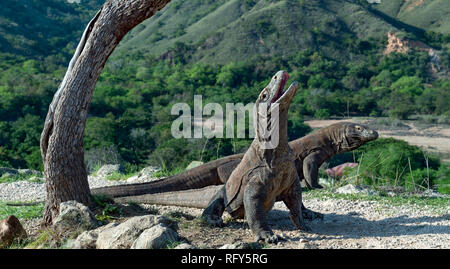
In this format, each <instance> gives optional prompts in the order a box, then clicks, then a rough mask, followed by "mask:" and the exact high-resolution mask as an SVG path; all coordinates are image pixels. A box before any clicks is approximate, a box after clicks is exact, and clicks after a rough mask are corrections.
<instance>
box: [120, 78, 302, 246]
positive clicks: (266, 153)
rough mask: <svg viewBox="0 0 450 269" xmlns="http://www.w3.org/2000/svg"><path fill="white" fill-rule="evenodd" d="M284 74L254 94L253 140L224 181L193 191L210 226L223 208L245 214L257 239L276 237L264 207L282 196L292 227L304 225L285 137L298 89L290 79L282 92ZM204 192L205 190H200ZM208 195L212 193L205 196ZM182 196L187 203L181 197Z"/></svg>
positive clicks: (237, 215)
mask: <svg viewBox="0 0 450 269" xmlns="http://www.w3.org/2000/svg"><path fill="white" fill-rule="evenodd" d="M288 79H289V75H288V74H287V72H285V71H279V72H277V73H276V74H275V76H274V77H273V78H272V80H271V81H270V83H269V84H268V85H267V86H266V87H265V88H264V89H263V90H262V91H261V93H260V95H259V96H258V99H257V100H256V105H255V108H256V113H255V133H256V136H255V139H254V140H253V142H252V144H251V145H250V147H249V149H248V150H247V152H246V153H245V154H244V156H243V158H242V161H241V162H240V163H239V164H238V166H237V167H236V168H235V169H234V170H233V172H232V173H231V175H230V177H229V179H228V180H227V182H226V183H225V185H222V186H221V187H220V188H219V190H218V189H217V188H209V187H207V188H204V189H201V190H197V191H198V194H196V195H194V197H193V200H192V202H193V203H197V202H199V201H200V204H201V205H202V207H206V209H205V211H204V212H203V217H204V218H205V219H206V220H207V221H208V222H209V223H211V224H213V225H221V224H222V214H223V212H224V211H225V210H226V211H227V212H228V213H229V214H230V215H231V216H232V217H233V218H245V219H246V220H247V222H248V224H249V226H250V229H251V230H252V232H253V233H254V234H255V235H256V239H257V241H259V240H264V241H266V242H275V241H277V240H278V236H277V235H274V233H273V232H272V230H271V229H270V227H269V225H268V222H267V220H266V212H268V211H269V210H270V209H271V208H272V206H273V205H274V203H275V201H276V200H282V201H283V202H284V203H285V204H286V206H287V207H288V208H289V211H290V217H291V220H292V222H293V223H294V225H295V227H296V228H297V229H300V230H304V231H307V230H309V228H308V227H307V226H306V225H305V223H304V220H303V216H302V195H301V185H300V179H299V177H298V175H297V171H296V169H295V163H294V160H295V156H294V153H293V151H292V149H291V148H290V147H289V144H288V137H287V115H288V110H289V106H290V104H291V101H292V98H293V97H294V95H295V94H296V92H297V90H298V83H297V82H294V83H293V84H292V85H291V86H290V87H289V88H288V89H287V90H286V91H284V86H285V84H286V82H287V80H288ZM264 123H266V124H265V125H264ZM205 192H207V193H208V195H204V193H205ZM179 193H181V195H176V193H172V195H169V196H168V197H169V199H171V200H173V201H176V202H177V203H178V201H179V198H180V197H181V196H183V195H185V194H187V193H185V192H183V191H181V192H179ZM202 193H203V194H202ZM199 194H200V195H199ZM211 194H213V195H214V196H213V197H212V199H210V201H208V200H209V199H208V198H209V197H211ZM149 196H152V195H142V196H134V197H122V198H119V200H122V201H126V202H142V201H144V200H145V199H146V197H149ZM186 196H189V195H185V197H186ZM191 198H192V196H191ZM181 199H182V200H183V201H185V202H186V200H185V199H184V198H182V197H181ZM115 200H116V199H115ZM205 202H206V203H207V204H206V206H205ZM187 205H188V204H187ZM197 206H198V204H197Z"/></svg>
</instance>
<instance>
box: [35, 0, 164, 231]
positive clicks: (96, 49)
mask: <svg viewBox="0 0 450 269" xmlns="http://www.w3.org/2000/svg"><path fill="white" fill-rule="evenodd" d="M168 2H170V0H108V1H107V2H106V3H105V4H104V5H103V6H102V7H101V9H100V10H99V11H98V13H97V14H96V15H95V17H94V18H93V19H92V20H91V21H90V22H89V24H88V26H87V27H86V30H85V32H84V33H83V36H82V38H81V41H80V43H79V44H78V47H77V49H76V51H75V54H74V56H73V58H72V60H71V61H70V63H69V67H68V69H67V72H66V74H65V76H64V79H63V81H62V83H61V85H60V86H59V88H58V91H57V92H56V93H55V95H54V97H53V100H52V102H51V104H50V107H49V111H48V113H47V117H46V120H45V124H44V129H43V131H42V134H41V141H40V144H41V155H42V159H43V162H44V175H45V178H46V189H47V201H46V205H45V209H44V216H43V224H44V225H51V224H52V222H53V220H54V219H55V218H56V217H57V215H58V212H59V204H60V203H61V202H64V201H68V200H76V201H78V202H81V203H83V204H86V205H89V204H90V203H91V195H90V190H89V184H88V181H87V173H86V169H85V165H84V152H83V135H84V129H85V126H86V118H87V114H88V113H87V112H88V109H89V103H90V101H91V98H92V93H93V90H94V87H95V84H96V82H97V80H98V77H99V76H100V73H101V71H102V69H103V67H104V65H105V63H106V60H107V59H108V57H109V55H111V53H112V52H113V50H114V49H115V47H116V46H117V45H118V44H119V42H120V40H122V38H123V37H124V36H125V34H126V33H128V32H129V31H130V30H131V29H133V28H134V27H135V26H136V25H138V24H139V23H141V22H142V21H144V20H145V19H147V18H149V17H151V16H152V15H153V14H155V12H157V11H159V10H161V9H162V8H163V7H164V6H165V5H166V4H167V3H168Z"/></svg>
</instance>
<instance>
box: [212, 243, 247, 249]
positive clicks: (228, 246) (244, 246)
mask: <svg viewBox="0 0 450 269" xmlns="http://www.w3.org/2000/svg"><path fill="white" fill-rule="evenodd" d="M249 248H250V245H249V244H248V243H234V244H226V245H223V246H221V247H220V248H219V249H249Z"/></svg>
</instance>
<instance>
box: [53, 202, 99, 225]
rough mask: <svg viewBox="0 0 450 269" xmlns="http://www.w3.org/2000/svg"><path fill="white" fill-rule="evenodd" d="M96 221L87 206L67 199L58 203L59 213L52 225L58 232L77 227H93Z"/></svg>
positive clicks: (96, 223)
mask: <svg viewBox="0 0 450 269" xmlns="http://www.w3.org/2000/svg"><path fill="white" fill-rule="evenodd" d="M97 226H98V221H97V220H96V219H95V217H94V214H92V212H91V211H90V210H89V208H88V207H87V206H85V205H83V204H81V203H78V202H77V201H67V202H63V203H61V204H60V205H59V215H58V217H57V218H56V219H55V220H54V221H53V227H54V228H55V230H57V231H59V232H64V231H66V230H77V229H83V230H88V229H93V228H96V227H97Z"/></svg>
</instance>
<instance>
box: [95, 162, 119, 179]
mask: <svg viewBox="0 0 450 269" xmlns="http://www.w3.org/2000/svg"><path fill="white" fill-rule="evenodd" d="M123 171H124V169H123V167H122V166H121V165H120V164H105V165H103V166H102V167H101V168H100V169H98V171H97V176H98V177H106V176H109V175H112V174H114V173H122V172H123Z"/></svg>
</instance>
